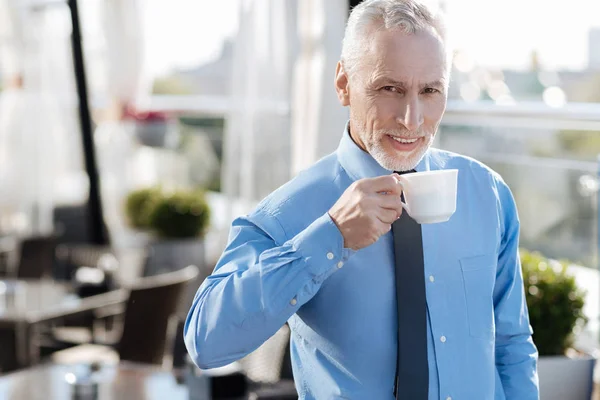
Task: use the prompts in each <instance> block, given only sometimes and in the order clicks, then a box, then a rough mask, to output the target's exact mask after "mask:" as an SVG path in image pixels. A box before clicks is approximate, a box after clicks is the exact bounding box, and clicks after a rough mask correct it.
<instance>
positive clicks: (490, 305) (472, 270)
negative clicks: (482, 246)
mask: <svg viewBox="0 0 600 400" xmlns="http://www.w3.org/2000/svg"><path fill="white" fill-rule="evenodd" d="M460 267H461V273H462V280H463V285H464V290H465V298H466V301H467V319H468V323H469V333H470V334H471V336H473V337H478V338H484V339H490V340H492V339H493V337H494V333H495V326H494V283H495V281H496V256H495V255H494V254H484V255H478V256H474V257H465V258H461V259H460Z"/></svg>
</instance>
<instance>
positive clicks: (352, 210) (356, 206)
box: [329, 175, 402, 250]
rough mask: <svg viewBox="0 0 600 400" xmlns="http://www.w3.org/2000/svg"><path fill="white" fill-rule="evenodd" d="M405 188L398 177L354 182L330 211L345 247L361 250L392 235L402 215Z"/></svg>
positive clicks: (391, 176) (389, 176) (382, 177)
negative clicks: (393, 228)
mask: <svg viewBox="0 0 600 400" xmlns="http://www.w3.org/2000/svg"><path fill="white" fill-rule="evenodd" d="M401 194H402V187H401V185H400V183H399V181H398V179H397V177H396V176H395V175H386V176H380V177H377V178H366V179H361V180H359V181H356V182H354V183H353V184H352V185H350V187H349V188H348V189H346V191H345V192H344V193H343V194H342V196H341V197H340V198H339V200H338V201H337V202H336V203H335V204H334V205H333V207H331V209H330V210H329V215H330V216H331V219H333V221H334V222H335V223H336V225H337V227H338V228H339V230H340V232H341V233H342V236H343V237H344V247H346V248H350V249H353V250H359V249H362V248H364V247H367V246H370V245H371V244H373V243H375V242H376V241H377V240H378V239H379V238H380V237H381V236H382V235H384V234H385V233H387V232H389V231H390V229H391V227H392V223H393V222H394V221H395V220H397V219H398V218H400V215H402V203H401V197H400V196H401Z"/></svg>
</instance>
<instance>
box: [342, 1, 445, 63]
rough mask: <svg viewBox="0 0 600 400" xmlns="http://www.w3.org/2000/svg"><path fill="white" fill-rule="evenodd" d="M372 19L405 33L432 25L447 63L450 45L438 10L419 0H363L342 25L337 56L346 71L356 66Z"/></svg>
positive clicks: (383, 25) (385, 26)
mask: <svg viewBox="0 0 600 400" xmlns="http://www.w3.org/2000/svg"><path fill="white" fill-rule="evenodd" d="M374 23H377V24H380V29H401V30H403V31H404V32H405V33H408V34H414V33H416V32H420V31H422V30H425V29H427V28H429V27H431V28H433V29H434V30H435V31H436V32H437V33H438V35H440V37H441V39H442V40H443V41H444V44H445V46H446V51H447V53H448V57H447V59H448V60H447V62H448V67H450V60H451V49H450V46H449V44H448V38H447V34H446V27H445V24H444V20H443V16H442V14H441V12H440V11H439V10H436V9H434V8H432V7H431V6H429V5H427V4H425V3H424V2H423V1H421V0H365V1H363V2H362V3H360V4H359V5H357V6H356V7H354V8H353V9H352V12H351V13H350V17H349V18H348V24H347V25H346V33H345V34H344V42H343V45H342V57H341V59H342V63H343V65H344V69H345V70H346V72H348V73H350V74H352V73H353V71H354V69H355V68H356V65H357V64H358V62H359V59H360V58H361V56H362V55H363V54H364V52H365V49H366V46H367V45H368V38H367V37H368V35H367V33H368V29H369V28H371V27H372V25H373V24H374Z"/></svg>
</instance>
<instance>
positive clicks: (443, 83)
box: [381, 78, 446, 89]
mask: <svg viewBox="0 0 600 400" xmlns="http://www.w3.org/2000/svg"><path fill="white" fill-rule="evenodd" d="M381 82H382V83H385V84H389V85H390V86H397V87H399V88H402V89H406V83H405V82H402V81H397V80H395V79H391V78H384V79H382V80H381ZM428 87H433V88H440V87H441V88H443V87H446V80H445V79H443V78H442V79H438V80H435V81H432V82H425V83H421V84H419V89H425V88H428Z"/></svg>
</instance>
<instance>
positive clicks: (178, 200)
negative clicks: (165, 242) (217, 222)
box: [148, 190, 210, 239]
mask: <svg viewBox="0 0 600 400" xmlns="http://www.w3.org/2000/svg"><path fill="white" fill-rule="evenodd" d="M209 218H210V210H209V207H208V204H207V202H206V199H205V197H204V193H203V192H202V191H199V190H195V191H178V192H175V193H171V194H163V195H161V196H160V197H159V198H158V199H156V200H155V201H153V203H152V206H151V207H150V210H149V215H148V223H149V226H150V229H151V230H152V231H153V232H154V233H155V234H157V235H158V236H159V237H162V238H172V239H183V238H193V237H198V236H201V235H202V234H204V231H205V230H206V228H207V226H208V223H209Z"/></svg>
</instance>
